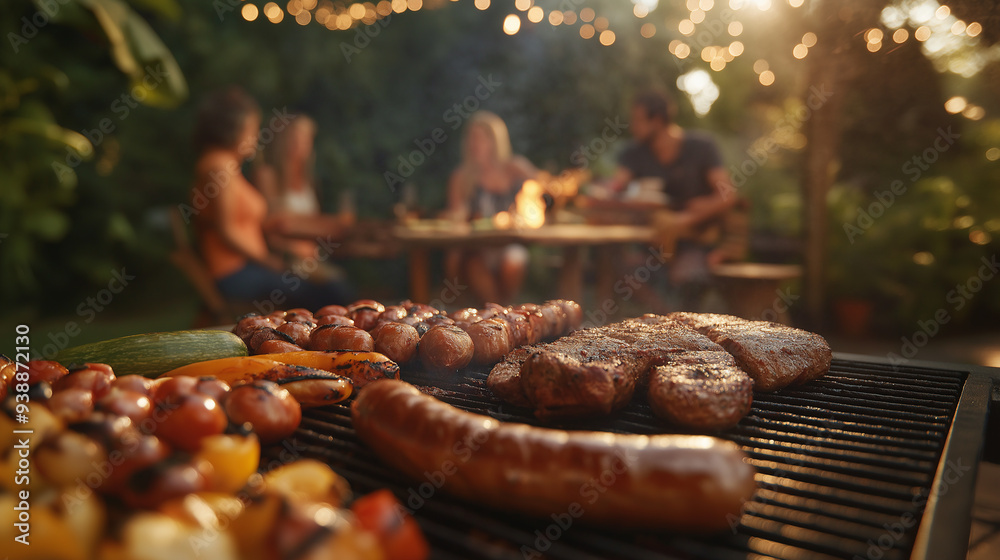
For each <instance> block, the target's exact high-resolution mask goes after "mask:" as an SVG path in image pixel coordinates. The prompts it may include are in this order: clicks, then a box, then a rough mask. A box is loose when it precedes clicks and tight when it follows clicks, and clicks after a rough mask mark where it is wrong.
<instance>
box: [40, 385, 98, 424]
mask: <svg viewBox="0 0 1000 560" xmlns="http://www.w3.org/2000/svg"><path fill="white" fill-rule="evenodd" d="M47 404H48V407H49V410H51V411H52V414H54V415H56V416H57V417H59V418H61V419H62V420H63V421H64V422H66V423H67V424H73V423H76V422H82V421H84V420H86V419H87V418H89V417H90V414H91V413H92V412H94V393H92V392H90V391H89V390H87V389H82V388H79V387H71V388H69V389H63V390H62V391H59V392H58V393H53V394H52V397H51V398H50V399H49V401H48V403H47Z"/></svg>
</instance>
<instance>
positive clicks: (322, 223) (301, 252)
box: [253, 114, 354, 282]
mask: <svg viewBox="0 0 1000 560" xmlns="http://www.w3.org/2000/svg"><path fill="white" fill-rule="evenodd" d="M316 130H317V127H316V121H314V120H313V119H311V118H310V117H308V116H306V115H303V114H298V115H294V116H293V117H292V118H291V120H290V121H289V122H288V124H287V125H286V126H285V127H284V128H282V129H281V130H277V131H276V132H275V134H274V139H273V140H272V141H271V142H270V143H269V144H268V145H267V146H265V147H264V152H263V154H262V157H259V158H257V159H256V160H255V162H254V169H253V180H254V184H255V185H256V186H257V188H259V189H260V191H261V193H263V195H264V197H265V198H266V199H267V202H268V210H269V212H268V225H269V227H270V230H271V235H270V236H269V238H268V241H269V243H270V244H271V246H272V247H274V248H275V249H277V250H279V251H281V252H283V253H284V254H285V255H286V256H287V258H288V260H289V261H290V262H289V265H290V267H291V269H292V270H293V271H294V272H296V274H299V275H300V276H302V277H304V278H307V279H309V280H311V281H314V282H328V281H337V282H346V276H345V274H344V272H343V271H342V270H341V269H340V267H338V266H336V265H335V264H334V263H332V262H331V258H332V257H333V255H329V254H325V253H324V252H322V251H320V247H319V245H318V243H317V239H326V238H335V239H340V238H342V237H344V236H345V235H346V234H347V233H348V232H349V231H350V228H351V227H352V226H353V225H354V215H353V213H344V212H341V214H337V215H332V214H323V213H322V210H321V208H320V203H319V197H318V195H317V192H316V190H317V186H316V180H315V176H314V169H315V166H316V152H315V150H314V148H313V145H314V143H315V139H316Z"/></svg>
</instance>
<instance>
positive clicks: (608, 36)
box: [598, 29, 615, 47]
mask: <svg viewBox="0 0 1000 560" xmlns="http://www.w3.org/2000/svg"><path fill="white" fill-rule="evenodd" d="M598 40H599V41H600V42H601V44H602V45H604V46H605V47H609V46H611V45H613V44H614V42H615V32H614V31H612V30H610V29H605V30H604V31H601V36H600V38H599V39H598Z"/></svg>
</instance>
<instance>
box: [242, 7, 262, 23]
mask: <svg viewBox="0 0 1000 560" xmlns="http://www.w3.org/2000/svg"><path fill="white" fill-rule="evenodd" d="M240 15H242V16H243V19H245V20H247V21H254V20H255V19H257V15H258V13H257V6H254V5H253V4H244V5H243V8H242V9H241V10H240Z"/></svg>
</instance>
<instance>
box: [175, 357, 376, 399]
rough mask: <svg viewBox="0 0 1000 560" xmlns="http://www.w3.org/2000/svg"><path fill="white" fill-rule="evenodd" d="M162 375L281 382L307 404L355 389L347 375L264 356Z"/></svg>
mask: <svg viewBox="0 0 1000 560" xmlns="http://www.w3.org/2000/svg"><path fill="white" fill-rule="evenodd" d="M289 354H297V352H288V353H285V354H277V356H287V355H289ZM379 355H380V354H379ZM390 363H391V362H390ZM394 365H395V364H394ZM163 375H164V376H165V377H204V376H213V377H216V378H218V379H221V380H223V381H225V382H227V383H229V384H231V385H238V384H241V383H249V382H251V381H254V380H256V379H266V380H268V381H273V382H275V383H277V384H278V385H281V386H282V387H283V388H284V389H286V390H287V391H288V392H289V393H291V394H292V396H293V397H295V400H297V401H299V404H301V405H302V406H306V407H309V406H323V405H327V404H334V403H337V402H340V401H342V400H344V399H346V398H347V397H349V396H351V393H352V392H353V389H354V387H353V384H352V383H351V380H350V379H348V378H346V377H342V376H340V375H337V374H334V373H330V372H329V371H324V370H322V369H317V368H312V367H307V366H299V365H293V364H287V363H281V362H277V361H275V360H273V359H270V358H267V357H263V356H244V357H241V358H223V359H220V360H209V361H207V362H201V363H197V364H190V365H187V366H184V367H180V368H177V369H175V370H173V371H168V372H167V373H165V374H163Z"/></svg>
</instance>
